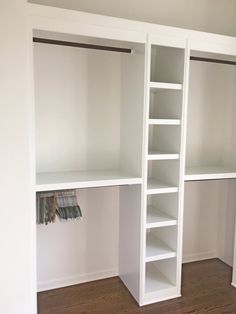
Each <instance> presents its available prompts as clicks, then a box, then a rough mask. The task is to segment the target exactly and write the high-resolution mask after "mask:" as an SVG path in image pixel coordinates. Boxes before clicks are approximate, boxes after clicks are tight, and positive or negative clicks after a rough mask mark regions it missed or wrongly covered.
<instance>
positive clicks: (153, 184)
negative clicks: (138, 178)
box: [147, 179, 179, 195]
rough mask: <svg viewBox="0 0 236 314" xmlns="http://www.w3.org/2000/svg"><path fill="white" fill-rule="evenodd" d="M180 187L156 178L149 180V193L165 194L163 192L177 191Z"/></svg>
mask: <svg viewBox="0 0 236 314" xmlns="http://www.w3.org/2000/svg"><path fill="white" fill-rule="evenodd" d="M178 190H179V189H178V187H175V186H171V185H168V184H166V183H162V182H159V181H157V180H154V179H149V180H148V185H147V194H149V195H150V194H163V193H176V192H178Z"/></svg>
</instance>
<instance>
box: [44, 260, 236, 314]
mask: <svg viewBox="0 0 236 314" xmlns="http://www.w3.org/2000/svg"><path fill="white" fill-rule="evenodd" d="M231 275H232V269H231V268H230V267H229V266H227V265H226V264H224V263H223V262H221V261H220V260H218V259H211V260H206V261H201V262H195V263H189V264H185V265H184V266H183V285H182V297H181V298H177V299H174V300H170V301H165V302H160V303H157V304H152V305H148V306H144V307H139V306H138V305H137V304H136V302H135V301H134V299H133V298H132V296H131V295H130V294H129V292H128V290H127V289H126V288H125V287H124V285H123V284H122V282H121V281H120V280H119V278H117V277H114V278H110V279H104V280H99V281H94V282H90V283H86V284H80V285H76V286H72V287H66V288H61V289H56V290H51V291H47V292H42V293H39V294H38V314H121V313H122V314H163V313H165V314H172V313H176V314H180V313H188V314H194V313H214V314H223V313H225V314H226V313H227V314H236V289H235V288H233V287H232V286H231V285H230V283H231Z"/></svg>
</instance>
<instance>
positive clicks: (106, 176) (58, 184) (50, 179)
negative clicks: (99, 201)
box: [35, 170, 142, 192]
mask: <svg viewBox="0 0 236 314" xmlns="http://www.w3.org/2000/svg"><path fill="white" fill-rule="evenodd" d="M141 183H142V178H141V177H134V176H132V175H130V174H127V173H123V172H121V171H119V170H114V171H68V172H47V173H38V174H37V176H36V186H35V189H36V192H42V191H55V190H65V189H79V188H91V187H103V186H116V185H130V184H141Z"/></svg>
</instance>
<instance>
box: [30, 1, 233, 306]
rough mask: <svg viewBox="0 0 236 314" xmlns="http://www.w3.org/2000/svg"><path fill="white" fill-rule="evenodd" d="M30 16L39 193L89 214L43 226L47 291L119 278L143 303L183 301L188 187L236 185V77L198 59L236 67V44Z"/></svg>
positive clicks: (49, 12) (42, 281) (111, 23)
mask: <svg viewBox="0 0 236 314" xmlns="http://www.w3.org/2000/svg"><path fill="white" fill-rule="evenodd" d="M28 7H29V24H30V31H31V32H30V48H31V51H32V54H31V56H32V63H31V65H32V77H31V78H32V81H33V83H32V85H31V87H32V89H34V96H33V97H32V121H34V123H32V125H33V129H32V151H35V154H34V157H35V160H33V164H34V165H35V169H34V177H35V182H34V186H33V189H34V193H36V192H40V191H50V190H51V191H53V190H62V189H71V188H73V189H78V194H79V200H80V204H81V208H82V211H83V213H84V219H83V220H82V221H80V222H75V223H70V224H59V223H56V224H55V225H52V226H47V227H45V226H39V227H37V261H38V263H37V264H38V289H39V290H47V289H51V288H56V287H60V286H65V285H70V284H76V283H80V282H85V281H89V280H94V279H99V278H105V277H109V276H115V275H119V277H120V278H121V280H122V281H123V282H124V284H125V285H126V287H127V288H128V289H129V291H130V292H131V294H132V295H133V296H134V298H135V299H136V301H137V302H138V304H139V305H145V304H150V303H154V302H159V301H161V300H167V299H171V298H174V297H178V296H180V295H181V268H182V237H183V213H184V211H183V208H184V181H185V180H186V181H195V180H210V179H223V178H224V179H226V178H227V179H228V178H235V177H236V158H235V157H236V156H235V154H236V149H235V147H236V143H234V142H235V137H234V133H235V130H234V128H235V123H234V116H235V114H236V112H235V110H236V106H235V100H236V98H235V97H236V92H235V88H234V87H235V79H236V76H235V73H236V72H235V70H234V68H233V66H225V65H222V64H211V63H206V62H199V61H191V62H190V55H194V56H198V57H207V58H216V59H219V58H220V59H228V60H234V58H235V57H234V56H236V39H235V38H231V37H226V36H220V35H213V34H206V33H202V32H196V31H189V30H183V29H177V28H172V27H166V26H160V25H152V24H148V23H142V22H137V21H127V20H122V19H117V18H112V17H105V16H98V15H93V14H88V13H83V12H76V11H70V10H64V9H58V8H51V7H44V6H39V5H32V4H29V5H28ZM32 37H37V38H44V39H50V40H57V41H63V42H65V41H66V42H70V43H71V42H72V43H82V44H85V45H95V46H96V47H94V46H93V48H96V49H89V48H88V47H87V48H81V47H80V48H78V47H71V46H68V45H56V44H49V43H48V44H46V43H37V42H34V43H33V44H32ZM98 46H103V47H119V48H122V49H128V50H129V49H130V50H131V51H128V50H127V51H123V52H122V51H119V52H118V51H108V50H101V49H97V48H99V47H98ZM90 48H92V47H90ZM100 48H101V47H100ZM129 52H131V53H129ZM190 65H191V66H190ZM189 67H190V75H189ZM187 105H188V106H187ZM186 148H187V149H186ZM185 161H186V162H185ZM185 164H186V170H185ZM199 184H200V183H199V182H191V183H186V187H187V189H186V192H187V193H186V198H185V202H186V204H185V205H186V206H185V215H186V217H188V213H189V212H190V211H191V208H190V207H191V206H192V205H194V206H195V203H194V204H193V202H195V201H196V199H195V201H194V200H192V199H191V197H189V195H192V194H191V193H192V192H193V193H195V192H194V191H195V190H194V189H195V188H196V186H198V185H199ZM191 189H192V190H191ZM229 189H230V188H229ZM226 190H227V187H226ZM194 195H195V194H194ZM199 195H200V194H199ZM199 195H198V196H199ZM200 198H201V196H200ZM232 200H233V198H232ZM235 201H236V200H235ZM196 203H197V202H196ZM212 204H213V203H212ZM214 204H215V203H214ZM232 204H233V201H232ZM198 205H199V204H198ZM194 206H193V207H194ZM32 207H33V208H35V203H34V204H33V205H32ZM196 207H197V206H196ZM212 207H214V206H213V205H212ZM226 207H227V206H226ZM201 210H202V208H201ZM204 210H206V211H207V208H206V209H205V208H204ZM221 215H223V214H222V212H221ZM224 215H226V213H224ZM204 217H209V215H205V216H204ZM227 217H228V216H227ZM215 221H216V222H217V220H215ZM232 221H233V218H232V219H231V222H232ZM185 222H186V221H185ZM186 223H188V222H186ZM209 223H210V222H209ZM232 234H233V232H232ZM232 234H231V239H230V241H231V242H230V243H231V244H230V247H232V249H231V251H233V241H232ZM32 236H33V235H32ZM58 237H60V238H61V239H63V240H62V242H61V245H60V246H58V247H57V249H56V250H55V249H54V250H52V247H53V248H54V244H53V243H54V242H53V241H54V239H57V240H58ZM35 242H36V241H35ZM221 242H223V241H221ZM68 244H69V245H68ZM63 245H65V248H64V249H63ZM66 245H68V247H66ZM63 250H64V251H63ZM234 251H236V250H234ZM231 253H232V252H231ZM217 256H218V257H219V258H221V255H220V254H218V255H217ZM60 258H61V259H60ZM58 259H60V260H61V263H60V265H58ZM222 259H223V258H222ZM223 260H224V259H223ZM235 263H236V261H235V262H234V277H233V283H232V284H233V285H235V284H236V275H235V272H236V265H235ZM232 264H233V263H232ZM55 265H57V267H56V269H55V268H54V267H55Z"/></svg>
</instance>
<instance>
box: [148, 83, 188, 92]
mask: <svg viewBox="0 0 236 314" xmlns="http://www.w3.org/2000/svg"><path fill="white" fill-rule="evenodd" d="M149 87H150V89H151V90H156V89H173V90H181V89H182V84H175V83H163V82H149Z"/></svg>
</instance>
